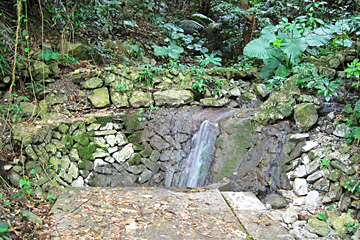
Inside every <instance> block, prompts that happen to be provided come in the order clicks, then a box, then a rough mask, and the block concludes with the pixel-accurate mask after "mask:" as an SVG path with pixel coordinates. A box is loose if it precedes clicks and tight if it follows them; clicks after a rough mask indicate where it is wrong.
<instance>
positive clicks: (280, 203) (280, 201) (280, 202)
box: [265, 194, 287, 209]
mask: <svg viewBox="0 0 360 240" xmlns="http://www.w3.org/2000/svg"><path fill="white" fill-rule="evenodd" d="M265 203H266V204H270V205H271V208H273V209H279V208H285V207H286V206H287V202H286V200H285V198H283V197H282V196H280V195H279V194H268V195H267V196H266V197H265Z"/></svg>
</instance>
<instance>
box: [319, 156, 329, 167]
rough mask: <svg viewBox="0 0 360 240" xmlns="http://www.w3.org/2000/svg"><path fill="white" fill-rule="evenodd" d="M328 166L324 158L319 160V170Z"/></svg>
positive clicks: (327, 161)
mask: <svg viewBox="0 0 360 240" xmlns="http://www.w3.org/2000/svg"><path fill="white" fill-rule="evenodd" d="M329 164H330V160H328V159H326V158H320V169H323V168H324V167H326V166H328V165H329Z"/></svg>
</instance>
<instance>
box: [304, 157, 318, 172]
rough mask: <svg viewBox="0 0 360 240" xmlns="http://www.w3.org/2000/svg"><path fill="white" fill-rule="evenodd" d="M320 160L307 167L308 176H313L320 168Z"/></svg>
mask: <svg viewBox="0 0 360 240" xmlns="http://www.w3.org/2000/svg"><path fill="white" fill-rule="evenodd" d="M319 161H320V159H318V158H316V159H315V160H313V161H311V162H310V163H309V164H307V165H306V172H307V174H309V175H310V174H313V173H314V172H315V171H317V170H318V169H319V168H320V163H319Z"/></svg>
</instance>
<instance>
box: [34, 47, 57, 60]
mask: <svg viewBox="0 0 360 240" xmlns="http://www.w3.org/2000/svg"><path fill="white" fill-rule="evenodd" d="M59 57H60V53H59V52H54V51H52V50H49V49H45V51H44V52H41V53H40V54H39V56H38V60H43V59H44V60H45V61H49V60H51V59H53V60H55V61H57V60H58V59H59Z"/></svg>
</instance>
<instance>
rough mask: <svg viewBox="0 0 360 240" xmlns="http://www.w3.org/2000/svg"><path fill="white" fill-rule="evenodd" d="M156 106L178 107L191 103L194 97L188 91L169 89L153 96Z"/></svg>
mask: <svg viewBox="0 0 360 240" xmlns="http://www.w3.org/2000/svg"><path fill="white" fill-rule="evenodd" d="M153 96H154V100H155V104H156V105H157V106H168V107H179V106H183V105H186V104H189V103H191V102H192V101H193V100H194V95H193V93H192V92H191V91H189V90H183V89H171V90H166V91H158V92H155V93H154V94H153Z"/></svg>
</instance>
